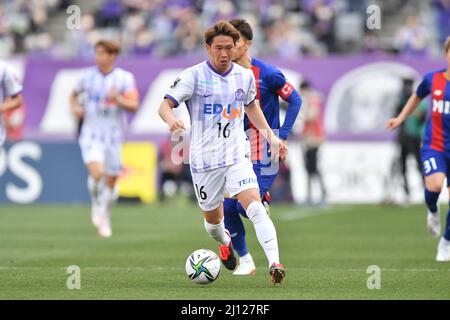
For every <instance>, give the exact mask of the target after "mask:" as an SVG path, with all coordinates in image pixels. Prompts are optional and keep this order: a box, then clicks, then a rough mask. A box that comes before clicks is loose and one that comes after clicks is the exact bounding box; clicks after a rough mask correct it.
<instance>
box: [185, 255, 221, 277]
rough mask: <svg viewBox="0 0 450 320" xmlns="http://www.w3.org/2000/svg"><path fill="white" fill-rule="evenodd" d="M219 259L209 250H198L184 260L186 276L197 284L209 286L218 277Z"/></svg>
mask: <svg viewBox="0 0 450 320" xmlns="http://www.w3.org/2000/svg"><path fill="white" fill-rule="evenodd" d="M220 270H221V264H220V259H219V257H218V256H217V254H215V253H214V252H212V251H211V250H208V249H198V250H195V251H194V252H192V254H191V255H190V256H189V257H188V258H187V260H186V274H187V276H188V277H189V279H191V280H192V281H194V282H195V283H197V284H209V283H211V282H213V281H214V280H216V279H217V278H218V277H219V275H220Z"/></svg>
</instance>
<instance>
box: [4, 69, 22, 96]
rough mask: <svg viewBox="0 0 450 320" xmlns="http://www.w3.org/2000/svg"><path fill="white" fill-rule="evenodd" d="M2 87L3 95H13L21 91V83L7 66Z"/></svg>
mask: <svg viewBox="0 0 450 320" xmlns="http://www.w3.org/2000/svg"><path fill="white" fill-rule="evenodd" d="M3 88H4V90H5V93H4V95H5V97H11V96H15V95H16V94H18V93H20V92H21V91H22V85H21V84H20V82H19V79H18V78H17V77H16V75H15V74H14V73H13V72H12V71H11V70H10V69H9V68H5V73H4V75H3Z"/></svg>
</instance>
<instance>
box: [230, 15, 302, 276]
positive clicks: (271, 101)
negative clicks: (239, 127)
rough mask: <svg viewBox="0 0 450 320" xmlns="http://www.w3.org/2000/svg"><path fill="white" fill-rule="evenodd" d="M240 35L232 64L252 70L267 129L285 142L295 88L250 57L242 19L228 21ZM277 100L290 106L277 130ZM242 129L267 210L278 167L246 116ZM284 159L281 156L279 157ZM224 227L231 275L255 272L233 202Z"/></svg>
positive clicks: (297, 101)
mask: <svg viewBox="0 0 450 320" xmlns="http://www.w3.org/2000/svg"><path fill="white" fill-rule="evenodd" d="M229 22H230V23H231V24H232V25H233V26H234V27H235V28H236V29H237V30H238V31H239V34H240V39H239V41H238V42H237V43H236V50H235V54H234V57H233V61H234V62H235V63H237V64H239V65H241V66H243V67H244V68H248V69H251V70H252V71H253V75H254V76H255V80H256V91H257V92H256V98H257V99H258V100H259V104H260V107H261V108H262V110H263V113H264V116H265V117H266V120H267V122H268V123H269V125H270V127H271V128H272V129H273V130H274V131H277V130H278V134H279V138H280V139H281V140H283V141H284V142H285V141H286V140H287V138H288V136H289V133H290V131H291V129H292V126H293V125H294V122H295V120H296V119H297V115H298V113H299V111H300V106H301V103H302V100H301V98H300V95H299V94H298V92H297V91H296V90H295V89H294V87H293V86H292V85H291V84H290V83H289V82H287V81H286V78H285V77H284V75H283V73H281V71H280V70H278V69H277V68H275V67H274V66H271V65H269V64H267V63H265V62H263V61H261V60H258V59H255V58H252V57H251V56H250V54H249V52H248V50H249V48H250V46H251V45H252V39H253V31H252V28H251V26H250V24H249V23H248V22H247V21H245V20H244V19H233V20H231V21H229ZM279 97H281V98H282V99H283V100H285V101H287V102H288V103H289V107H288V109H287V114H286V118H285V120H284V123H283V125H282V126H281V127H280V118H279V113H280V104H279ZM244 124H245V130H246V133H247V136H248V137H249V139H250V144H251V157H252V162H253V169H254V171H255V173H256V176H257V179H258V184H259V191H260V196H261V199H262V201H263V203H264V205H265V207H266V210H268V209H269V208H268V205H269V203H270V194H269V189H270V187H271V186H272V184H273V182H274V181H275V178H276V176H277V174H278V167H277V166H276V165H274V163H272V162H271V156H270V149H269V146H268V143H267V141H266V140H265V139H264V137H263V136H262V134H261V133H260V132H259V131H258V130H257V129H256V128H255V126H254V125H253V124H252V123H251V122H250V121H249V119H248V118H247V117H245V122H244ZM280 160H284V157H282V158H280ZM224 211H225V227H226V228H227V229H228V230H229V231H230V233H231V236H232V239H233V246H234V248H235V250H236V252H237V253H238V255H239V266H238V268H237V269H236V270H235V271H234V272H233V274H234V275H250V274H254V273H255V271H256V268H255V264H254V262H253V258H252V256H251V255H250V253H249V252H248V249H247V243H246V240H245V229H244V224H243V222H242V220H241V217H240V215H239V213H240V214H241V215H243V216H244V217H246V218H247V214H246V212H245V210H244V208H243V207H242V205H241V204H240V202H238V201H237V200H236V199H232V198H226V199H225V201H224Z"/></svg>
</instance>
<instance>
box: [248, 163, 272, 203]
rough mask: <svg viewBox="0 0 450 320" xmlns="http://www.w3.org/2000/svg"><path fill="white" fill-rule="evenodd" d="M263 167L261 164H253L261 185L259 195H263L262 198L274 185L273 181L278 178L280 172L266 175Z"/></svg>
mask: <svg viewBox="0 0 450 320" xmlns="http://www.w3.org/2000/svg"><path fill="white" fill-rule="evenodd" d="M261 169H262V168H261V167H260V166H255V165H254V166H253V170H254V171H255V174H256V178H257V179H258V185H259V195H260V196H261V199H264V196H265V195H266V193H267V192H268V191H269V189H270V188H271V187H272V184H273V182H274V181H275V179H276V178H277V175H278V174H272V175H265V174H261Z"/></svg>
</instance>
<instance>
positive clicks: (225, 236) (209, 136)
mask: <svg viewBox="0 0 450 320" xmlns="http://www.w3.org/2000/svg"><path fill="white" fill-rule="evenodd" d="M238 39H239V33H238V32H237V30H236V29H235V28H234V27H233V26H232V25H231V24H229V23H228V22H225V21H220V22H218V23H217V24H216V25H214V26H213V27H211V28H209V29H208V30H207V31H206V33H205V48H206V50H207V52H208V54H209V60H208V61H204V62H202V63H200V64H198V65H195V66H193V67H190V68H188V69H186V70H185V71H184V72H182V73H181V75H180V76H179V77H178V78H177V79H176V80H175V82H174V83H173V85H172V86H171V87H170V89H169V90H168V91H167V94H166V95H165V96H164V100H163V102H162V103H161V105H160V107H159V115H160V116H161V118H162V119H163V120H164V121H165V122H166V123H167V124H168V126H169V128H170V131H171V132H176V131H180V130H181V131H182V130H184V129H185V127H184V124H183V122H182V121H181V120H179V119H177V118H176V117H175V116H174V114H173V111H172V108H175V107H177V106H178V105H179V104H180V103H182V102H185V103H186V106H187V108H188V110H189V113H190V117H191V143H190V156H189V160H190V167H191V172H192V180H193V184H194V187H195V190H196V195H197V200H198V203H199V206H200V208H201V209H202V211H203V216H204V225H205V229H206V231H207V232H208V234H209V235H210V236H211V237H212V238H213V239H215V240H216V241H218V242H219V244H220V246H219V251H220V258H221V260H222V262H223V264H224V265H225V267H226V268H227V269H229V270H234V269H235V268H236V257H235V254H234V250H233V247H232V243H231V237H230V233H229V232H228V231H227V230H226V229H225V227H224V222H223V217H224V213H223V199H224V193H225V192H227V193H228V194H229V195H230V196H231V197H237V199H239V201H240V202H241V204H242V205H243V207H244V208H245V209H246V212H247V214H248V217H249V218H250V220H251V221H252V223H253V225H254V227H255V231H256V235H257V238H258V241H259V243H260V244H261V246H262V247H263V249H264V252H265V254H266V257H267V259H268V261H269V274H270V275H271V277H272V282H273V283H274V284H276V283H280V282H281V280H282V279H283V278H284V276H285V270H284V266H283V265H282V264H280V261H279V251H278V240H277V234H276V230H275V226H274V225H273V222H272V220H271V219H270V217H269V216H268V215H267V213H266V210H265V207H264V205H263V204H262V203H261V199H260V196H259V187H258V182H257V179H256V176H255V172H254V171H253V167H252V163H251V160H250V144H249V141H248V139H247V136H246V134H245V132H244V122H243V121H244V110H245V113H246V114H247V116H248V118H249V119H250V120H251V121H252V123H254V125H255V126H256V127H257V128H258V129H259V130H260V131H261V132H262V133H263V134H265V136H266V137H267V139H268V141H270V144H271V149H272V154H273V157H274V158H276V159H277V158H278V157H279V156H280V155H283V156H285V155H286V154H287V147H286V145H285V144H284V143H283V142H281V141H280V140H279V139H278V138H277V137H276V136H275V135H274V133H273V132H272V130H271V128H270V126H269V125H268V124H267V121H266V119H265V117H264V115H263V113H262V111H261V108H260V107H259V106H258V105H257V104H256V103H255V97H256V84H255V78H254V76H253V73H252V71H251V70H248V69H245V68H243V67H241V66H239V65H238V64H235V63H233V62H231V57H232V54H233V52H234V50H235V45H236V41H237V40H238Z"/></svg>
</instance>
